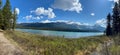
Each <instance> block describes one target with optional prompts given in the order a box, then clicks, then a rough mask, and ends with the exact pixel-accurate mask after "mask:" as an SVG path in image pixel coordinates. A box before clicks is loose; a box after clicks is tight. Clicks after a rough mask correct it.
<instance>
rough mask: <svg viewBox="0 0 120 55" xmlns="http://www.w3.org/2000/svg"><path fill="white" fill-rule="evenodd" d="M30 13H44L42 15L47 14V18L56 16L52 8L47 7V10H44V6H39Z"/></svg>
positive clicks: (39, 14)
mask: <svg viewBox="0 0 120 55" xmlns="http://www.w3.org/2000/svg"><path fill="white" fill-rule="evenodd" d="M31 13H35V14H36V15H38V16H41V15H44V16H47V17H48V18H55V17H56V15H55V13H54V12H53V9H52V8H48V10H46V9H45V8H44V7H39V8H37V9H36V10H33V11H31Z"/></svg>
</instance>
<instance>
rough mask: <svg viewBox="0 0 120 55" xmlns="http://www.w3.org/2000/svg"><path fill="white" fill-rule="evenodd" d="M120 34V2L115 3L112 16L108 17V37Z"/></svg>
mask: <svg viewBox="0 0 120 55" xmlns="http://www.w3.org/2000/svg"><path fill="white" fill-rule="evenodd" d="M118 34H120V0H119V2H118V3H117V2H116V3H115V6H114V8H113V13H112V15H111V14H110V13H109V14H108V16H107V28H106V35H107V36H111V35H118Z"/></svg>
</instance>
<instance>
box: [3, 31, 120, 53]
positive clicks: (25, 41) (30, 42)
mask: <svg viewBox="0 0 120 55" xmlns="http://www.w3.org/2000/svg"><path fill="white" fill-rule="evenodd" d="M4 33H5V35H6V36H8V37H7V38H9V39H12V40H13V41H14V42H16V43H17V44H18V45H20V46H21V47H22V48H23V49H24V50H25V51H26V52H27V53H28V55H87V54H88V55H89V54H91V53H92V52H93V51H95V50H96V49H97V47H98V46H99V44H102V43H104V42H105V41H108V40H110V38H108V37H106V36H94V37H84V38H64V37H63V38H62V37H52V36H48V37H47V36H41V35H35V34H30V33H25V32H19V31H5V32H4ZM115 46H118V45H115ZM116 48H117V47H116ZM118 48H119V46H118ZM115 50H116V49H115ZM115 50H114V46H113V47H111V52H114V51H115Z"/></svg>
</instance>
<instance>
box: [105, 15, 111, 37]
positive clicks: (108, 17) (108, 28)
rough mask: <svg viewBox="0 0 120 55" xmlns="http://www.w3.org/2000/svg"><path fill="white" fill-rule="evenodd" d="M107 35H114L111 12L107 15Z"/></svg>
mask: <svg viewBox="0 0 120 55" xmlns="http://www.w3.org/2000/svg"><path fill="white" fill-rule="evenodd" d="M106 35H107V36H111V35H112V29H111V14H110V13H109V14H108V16H107V28H106Z"/></svg>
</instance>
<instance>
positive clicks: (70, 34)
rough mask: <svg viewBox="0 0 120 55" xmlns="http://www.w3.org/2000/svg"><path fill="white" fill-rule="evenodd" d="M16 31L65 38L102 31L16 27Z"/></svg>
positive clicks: (96, 33) (98, 33) (94, 34)
mask: <svg viewBox="0 0 120 55" xmlns="http://www.w3.org/2000/svg"><path fill="white" fill-rule="evenodd" d="M16 30H17V31H22V32H28V33H33V34H40V35H44V36H57V37H63V36H64V37H65V38H79V37H88V36H96V35H103V33H102V32H63V31H49V30H34V29H16Z"/></svg>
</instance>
